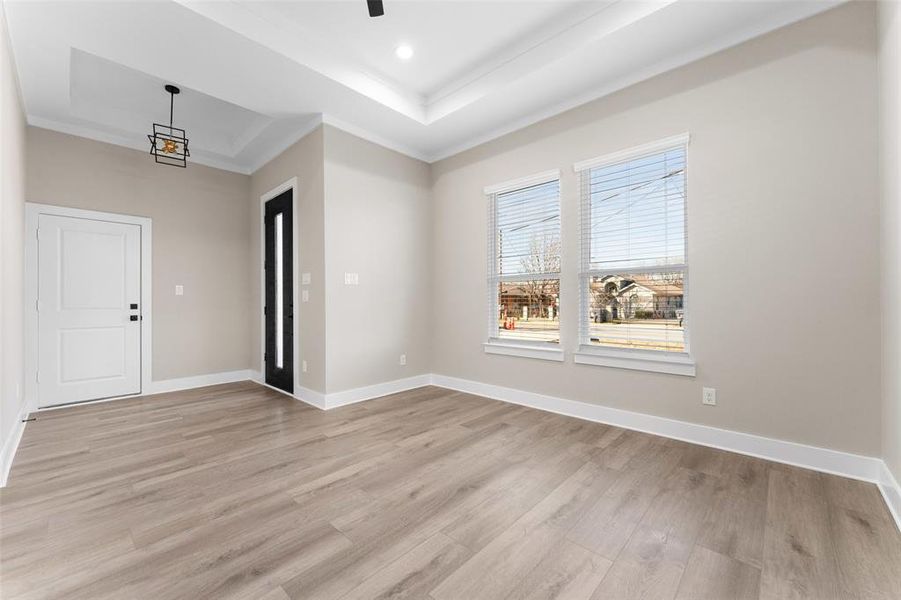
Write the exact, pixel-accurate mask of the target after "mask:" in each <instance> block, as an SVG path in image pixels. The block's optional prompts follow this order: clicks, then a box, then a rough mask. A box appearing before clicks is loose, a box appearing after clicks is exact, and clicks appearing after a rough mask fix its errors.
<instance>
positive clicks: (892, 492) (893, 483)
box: [879, 462, 901, 531]
mask: <svg viewBox="0 0 901 600" xmlns="http://www.w3.org/2000/svg"><path fill="white" fill-rule="evenodd" d="M879 491H880V492H882V498H883V500H885V504H886V506H888V510H889V512H890V513H892V516H893V517H894V518H895V524H896V525H897V526H898V530H899V531H901V485H898V480H897V479H895V476H894V475H892V471H891V469H889V468H888V465H887V464H885V462H883V463H882V479H881V481H880V482H879Z"/></svg>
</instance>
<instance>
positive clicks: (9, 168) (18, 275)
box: [0, 6, 25, 458]
mask: <svg viewBox="0 0 901 600" xmlns="http://www.w3.org/2000/svg"><path fill="white" fill-rule="evenodd" d="M0 166H2V172H0V194H2V197H0V448H3V449H6V442H7V440H8V439H9V438H10V435H11V434H12V432H13V431H14V427H15V423H16V417H17V416H18V414H19V410H20V409H21V408H22V404H23V403H24V391H23V379H22V378H23V365H22V354H23V353H24V348H23V343H22V340H23V337H22V335H23V332H22V282H23V279H22V277H23V276H22V269H23V252H24V248H23V238H22V236H23V232H24V230H25V208H24V207H25V115H24V113H23V110H22V105H21V101H20V96H19V87H18V81H17V79H16V70H15V67H14V65H13V57H12V51H11V49H10V46H9V38H8V36H7V32H6V17H5V16H4V13H3V7H2V6H0ZM4 458H5V456H4Z"/></svg>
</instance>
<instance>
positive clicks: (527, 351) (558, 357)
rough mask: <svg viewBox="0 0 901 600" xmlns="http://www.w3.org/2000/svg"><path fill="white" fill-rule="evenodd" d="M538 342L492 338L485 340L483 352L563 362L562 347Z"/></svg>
mask: <svg viewBox="0 0 901 600" xmlns="http://www.w3.org/2000/svg"><path fill="white" fill-rule="evenodd" d="M538 343H541V342H538ZM538 343H536V344H529V343H525V342H512V343H511V342H508V341H506V340H502V339H500V338H494V339H492V340H489V341H487V342H485V343H484V344H483V346H484V348H485V354H503V355H506V356H519V357H521V358H537V359H539V360H552V361H555V362H563V359H564V358H565V355H564V352H563V349H562V348H548V347H546V346H544V345H541V346H539V345H538Z"/></svg>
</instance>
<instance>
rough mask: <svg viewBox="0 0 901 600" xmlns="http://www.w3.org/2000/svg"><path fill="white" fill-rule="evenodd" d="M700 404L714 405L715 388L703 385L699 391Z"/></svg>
mask: <svg viewBox="0 0 901 600" xmlns="http://www.w3.org/2000/svg"><path fill="white" fill-rule="evenodd" d="M701 404H706V405H707V406H716V388H708V387H705V388H704V389H703V391H702V392H701Z"/></svg>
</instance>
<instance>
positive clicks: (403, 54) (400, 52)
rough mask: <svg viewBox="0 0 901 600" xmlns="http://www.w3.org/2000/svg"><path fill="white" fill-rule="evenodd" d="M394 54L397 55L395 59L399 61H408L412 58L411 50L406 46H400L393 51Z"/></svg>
mask: <svg viewBox="0 0 901 600" xmlns="http://www.w3.org/2000/svg"><path fill="white" fill-rule="evenodd" d="M394 53H395V54H396V55H397V58H399V59H401V60H410V59H411V58H413V48H411V47H410V46H409V45H407V44H401V45H400V46H398V47H397V48H396V49H395V50H394Z"/></svg>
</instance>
